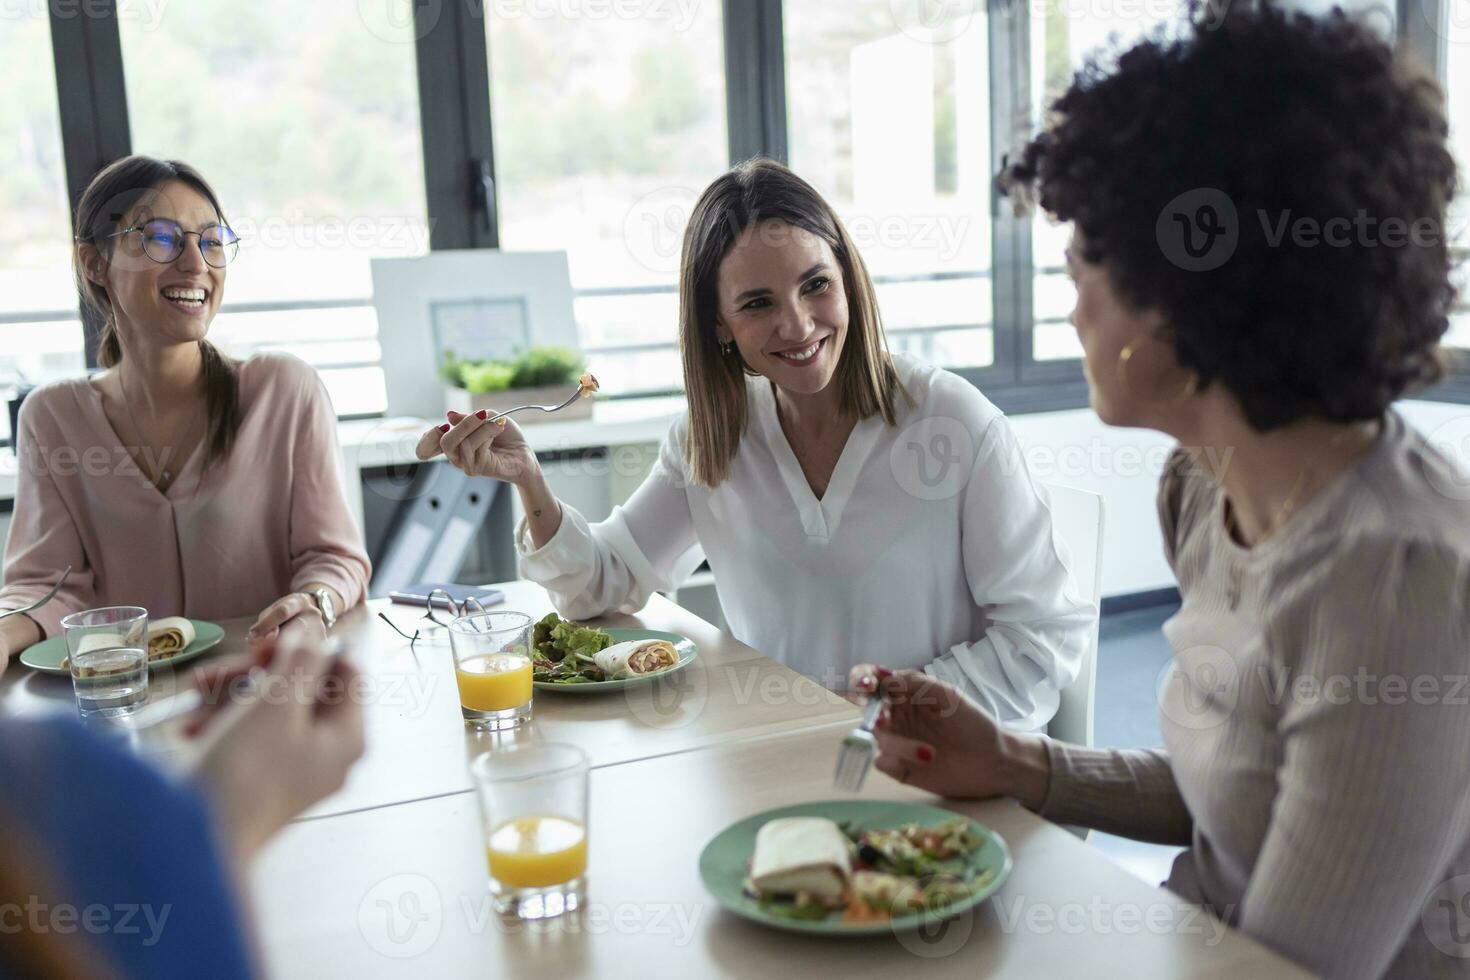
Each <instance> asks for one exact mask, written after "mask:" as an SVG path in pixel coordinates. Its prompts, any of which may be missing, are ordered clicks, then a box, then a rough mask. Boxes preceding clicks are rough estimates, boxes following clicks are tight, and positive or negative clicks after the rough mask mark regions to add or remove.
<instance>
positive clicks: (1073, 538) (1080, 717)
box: [1046, 483, 1103, 746]
mask: <svg viewBox="0 0 1470 980" xmlns="http://www.w3.org/2000/svg"><path fill="white" fill-rule="evenodd" d="M1046 490H1047V493H1048V494H1049V495H1050V497H1051V523H1052V533H1053V534H1054V535H1055V538H1056V542H1057V544H1058V546H1059V547H1060V548H1061V550H1062V557H1063V558H1064V559H1065V560H1066V562H1067V568H1068V569H1069V570H1070V571H1071V573H1072V584H1073V586H1074V587H1075V588H1076V590H1077V593H1078V595H1080V596H1081V597H1082V598H1084V599H1089V600H1091V601H1092V603H1093V604H1094V605H1097V606H1099V607H1100V606H1101V603H1102V554H1103V498H1102V496H1101V495H1099V494H1096V493H1093V492H1092V491H1091V490H1079V489H1077V488H1076V487H1068V486H1062V485H1061V484H1057V483H1049V484H1046ZM1097 630H1098V627H1097V623H1093V624H1092V635H1091V637H1090V638H1089V639H1088V642H1087V647H1086V649H1085V650H1084V651H1083V654H1082V669H1081V671H1080V672H1079V673H1078V675H1077V679H1076V680H1075V681H1073V682H1072V684H1071V685H1070V686H1069V687H1067V688H1065V689H1063V691H1062V700H1061V705H1060V706H1059V707H1058V708H1057V713H1056V717H1054V718H1053V719H1052V720H1051V723H1050V724H1048V725H1047V726H1046V733H1047V734H1048V735H1050V736H1051V737H1052V738H1055V739H1058V740H1060V741H1063V742H1071V743H1073V744H1076V745H1088V746H1090V745H1092V727H1093V726H1092V721H1093V702H1094V701H1095V699H1096V694H1097Z"/></svg>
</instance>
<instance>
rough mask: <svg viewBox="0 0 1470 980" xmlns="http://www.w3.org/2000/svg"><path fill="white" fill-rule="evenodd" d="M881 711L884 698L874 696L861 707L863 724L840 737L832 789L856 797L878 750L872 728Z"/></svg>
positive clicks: (877, 695) (875, 694) (878, 695)
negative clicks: (854, 794) (855, 794)
mask: <svg viewBox="0 0 1470 980" xmlns="http://www.w3.org/2000/svg"><path fill="white" fill-rule="evenodd" d="M882 710H883V696H882V695H881V694H877V693H874V694H873V696H872V697H870V698H868V703H867V704H866V705H864V706H863V720H862V722H860V723H859V724H858V726H857V727H856V728H854V729H853V730H852V731H850V732H848V733H847V734H846V735H844V736H843V737H842V745H841V747H840V748H838V750H837V772H836V773H835V774H834V775H833V776H832V786H833V788H835V789H838V790H841V791H842V792H844V793H856V792H857V791H858V790H860V789H862V788H863V780H864V779H866V778H867V775H868V767H869V766H871V765H872V764H873V756H874V754H875V753H876V751H877V748H878V740H877V739H876V738H874V737H873V725H874V724H876V723H877V721H878V713H879V712H880V711H882Z"/></svg>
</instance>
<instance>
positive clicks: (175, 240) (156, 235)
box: [143, 219, 184, 262]
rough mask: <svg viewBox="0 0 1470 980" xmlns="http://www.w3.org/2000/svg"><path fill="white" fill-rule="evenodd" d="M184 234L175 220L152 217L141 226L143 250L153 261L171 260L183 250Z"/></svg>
mask: <svg viewBox="0 0 1470 980" xmlns="http://www.w3.org/2000/svg"><path fill="white" fill-rule="evenodd" d="M183 242H184V235H183V229H181V228H180V227H179V226H178V224H177V223H176V222H173V221H164V220H162V219H154V220H153V221H150V222H148V223H147V224H145V225H144V226H143V251H144V252H145V253H147V255H148V257H149V258H150V259H153V260H154V261H155V262H172V261H173V260H174V259H176V258H178V257H179V253H181V252H182V251H183V250H184V246H183Z"/></svg>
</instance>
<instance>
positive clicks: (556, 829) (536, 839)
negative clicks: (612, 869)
mask: <svg viewBox="0 0 1470 980" xmlns="http://www.w3.org/2000/svg"><path fill="white" fill-rule="evenodd" d="M470 771H471V772H472V773H473V774H474V777H475V790H476V794H477V795H478V796H479V799H480V816H481V819H482V821H483V826H484V829H485V857H486V860H487V862H488V863H489V866H490V891H491V893H492V894H493V896H494V904H495V910H496V911H497V912H499V913H500V914H502V915H513V916H516V917H517V918H521V919H548V918H552V917H554V916H558V915H561V914H562V913H563V912H570V911H573V910H575V909H576V908H577V907H578V906H579V905H580V904H581V903H582V894H583V889H584V888H585V887H586V874H587V756H586V755H584V754H583V753H582V750H581V749H579V748H577V747H576V746H575V745H566V744H562V743H558V742H526V743H523V744H521V745H516V746H512V747H510V748H505V749H496V750H495V751H493V752H487V753H485V754H484V755H482V756H480V757H479V758H477V759H475V761H474V762H472V763H471V764H470Z"/></svg>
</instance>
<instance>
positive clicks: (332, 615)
mask: <svg viewBox="0 0 1470 980" xmlns="http://www.w3.org/2000/svg"><path fill="white" fill-rule="evenodd" d="M301 594H302V595H304V596H306V597H307V598H309V599H311V604H312V605H313V606H316V611H317V612H319V613H321V614H322V623H323V624H324V625H325V626H326V627H327V629H331V628H332V627H333V626H336V625H337V604H336V603H334V602H333V601H332V593H330V592H328V591H327V590H326V589H311V590H310V591H307V590H303V591H302V593H301Z"/></svg>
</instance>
